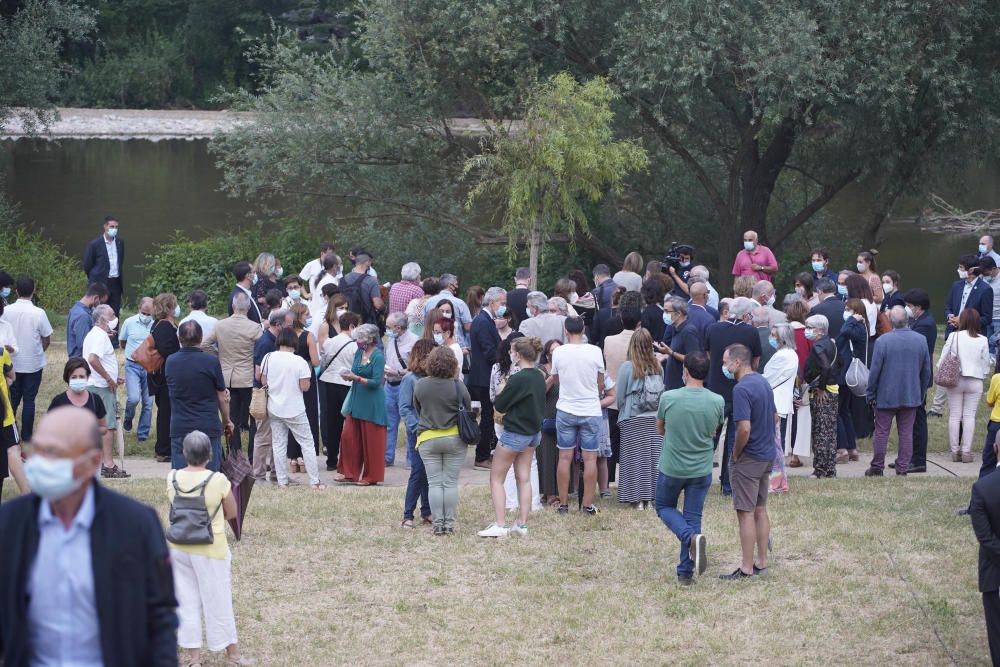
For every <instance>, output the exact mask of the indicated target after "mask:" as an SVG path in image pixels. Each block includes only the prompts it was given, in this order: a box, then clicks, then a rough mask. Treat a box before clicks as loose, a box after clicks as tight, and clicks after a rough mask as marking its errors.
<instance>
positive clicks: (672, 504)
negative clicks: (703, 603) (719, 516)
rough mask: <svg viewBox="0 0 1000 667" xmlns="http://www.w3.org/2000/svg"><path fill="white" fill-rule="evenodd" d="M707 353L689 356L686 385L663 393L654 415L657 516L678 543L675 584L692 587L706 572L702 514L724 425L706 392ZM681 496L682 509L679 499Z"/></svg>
mask: <svg viewBox="0 0 1000 667" xmlns="http://www.w3.org/2000/svg"><path fill="white" fill-rule="evenodd" d="M707 377H708V355H706V354H705V353H704V352H691V353H689V354H688V355H687V356H686V357H684V371H683V379H684V387H682V388H680V389H674V390H673V391H667V392H664V393H663V395H662V396H660V408H659V410H657V412H656V429H657V430H658V431H659V432H660V433H661V434H663V449H662V450H661V452H660V465H659V472H658V473H657V476H656V513H657V514H658V515H659V517H660V520H661V521H663V523H664V524H665V525H666V526H667V528H669V529H670V530H671V531H673V533H674V535H676V536H677V539H679V540H680V541H681V559H680V563H678V565H677V582H678V583H680V584H681V585H683V586H690V585H691V584H693V583H694V578H693V577H694V572H695V569H697V570H698V574H702V573H703V572H704V571H705V567H706V565H707V564H708V558H707V556H706V555H705V536H704V535H702V533H701V513H702V510H703V509H704V507H705V496H707V495H708V489H709V487H710V486H712V458H713V454H714V451H715V443H714V440H713V438H714V436H715V433H716V432H717V431H718V430H719V427H720V426H722V422H723V416H724V413H725V402H724V401H723V400H722V397H721V396H719V395H718V394H716V393H713V392H711V391H709V390H708V389H705V378H707ZM682 491H683V492H684V511H683V512H681V511H679V510H678V509H677V501H678V500H679V498H680V495H681V492H682Z"/></svg>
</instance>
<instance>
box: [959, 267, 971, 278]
mask: <svg viewBox="0 0 1000 667" xmlns="http://www.w3.org/2000/svg"><path fill="white" fill-rule="evenodd" d="M958 277H959V278H960V279H962V280H968V278H969V272H968V271H963V270H962V269H959V270H958Z"/></svg>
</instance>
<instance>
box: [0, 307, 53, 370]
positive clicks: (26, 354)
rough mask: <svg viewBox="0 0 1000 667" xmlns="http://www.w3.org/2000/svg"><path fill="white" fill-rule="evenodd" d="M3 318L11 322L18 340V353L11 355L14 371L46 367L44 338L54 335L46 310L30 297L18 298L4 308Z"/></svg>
mask: <svg viewBox="0 0 1000 667" xmlns="http://www.w3.org/2000/svg"><path fill="white" fill-rule="evenodd" d="M3 319H4V320H5V321H6V322H7V323H8V324H10V326H11V328H12V329H13V330H14V338H15V339H16V340H17V354H13V355H11V361H13V362H14V371H15V372H17V373H37V372H38V371H40V370H42V369H43V368H45V350H43V349H42V339H43V338H48V337H49V336H51V335H52V325H51V324H49V318H48V317H47V316H46V315H45V311H44V310H42V309H41V308H39V307H38V306H36V305H35V304H33V303H31V300H29V299H18V300H17V301H15V302H14V303H12V304H10V305H9V306H7V307H6V308H5V309H4V313H3Z"/></svg>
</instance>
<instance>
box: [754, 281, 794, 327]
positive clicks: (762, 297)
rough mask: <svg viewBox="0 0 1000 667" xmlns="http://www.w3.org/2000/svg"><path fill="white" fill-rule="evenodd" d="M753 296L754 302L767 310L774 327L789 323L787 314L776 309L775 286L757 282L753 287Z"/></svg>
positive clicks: (766, 282) (769, 283)
mask: <svg viewBox="0 0 1000 667" xmlns="http://www.w3.org/2000/svg"><path fill="white" fill-rule="evenodd" d="M751 296H752V297H753V300H754V301H756V302H757V303H759V304H760V305H762V306H764V308H766V309H767V316H768V320H769V321H770V324H771V326H772V327H773V326H775V325H776V324H785V323H787V322H788V318H787V317H786V316H785V314H784V313H783V312H781V311H780V310H778V309H777V308H775V307H774V285H772V284H771V282H770V281H768V280H759V281H757V284H755V285H754V286H753V292H752V293H751Z"/></svg>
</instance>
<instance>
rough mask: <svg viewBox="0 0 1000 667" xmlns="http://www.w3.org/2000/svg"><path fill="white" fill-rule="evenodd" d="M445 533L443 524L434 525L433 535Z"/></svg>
mask: <svg viewBox="0 0 1000 667" xmlns="http://www.w3.org/2000/svg"><path fill="white" fill-rule="evenodd" d="M444 535H447V532H446V531H445V529H444V526H434V537H442V536H444Z"/></svg>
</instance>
